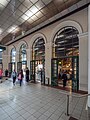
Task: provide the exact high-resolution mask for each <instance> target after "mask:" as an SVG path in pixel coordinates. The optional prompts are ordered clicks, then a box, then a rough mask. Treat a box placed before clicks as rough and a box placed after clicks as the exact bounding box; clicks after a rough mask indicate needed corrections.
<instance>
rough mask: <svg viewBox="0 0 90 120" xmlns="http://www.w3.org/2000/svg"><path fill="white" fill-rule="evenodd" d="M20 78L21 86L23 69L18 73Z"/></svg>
mask: <svg viewBox="0 0 90 120" xmlns="http://www.w3.org/2000/svg"><path fill="white" fill-rule="evenodd" d="M18 80H19V81H20V86H21V85H22V80H23V70H21V71H20V72H19V74H18Z"/></svg>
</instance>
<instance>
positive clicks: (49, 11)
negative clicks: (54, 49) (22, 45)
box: [0, 0, 89, 44]
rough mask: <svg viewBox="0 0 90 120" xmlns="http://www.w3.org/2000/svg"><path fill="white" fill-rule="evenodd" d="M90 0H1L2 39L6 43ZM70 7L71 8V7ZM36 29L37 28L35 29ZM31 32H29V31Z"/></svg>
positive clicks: (0, 31)
mask: <svg viewBox="0 0 90 120" xmlns="http://www.w3.org/2000/svg"><path fill="white" fill-rule="evenodd" d="M88 1H89V0H0V41H1V44H6V43H8V42H10V41H14V40H15V39H17V38H18V37H19V36H20V35H21V36H24V35H25V34H26V33H27V32H28V31H30V30H32V29H34V28H35V27H36V26H38V28H40V27H41V26H39V25H40V24H41V23H43V22H44V23H45V21H47V20H48V23H49V22H51V21H50V19H51V18H52V17H53V16H55V15H57V14H59V13H61V12H62V11H64V10H66V9H67V10H68V12H69V11H70V9H72V8H70V7H71V6H73V9H74V7H76V8H79V7H80V6H79V4H78V2H79V3H80V2H81V4H83V5H84V4H87V3H88ZM69 8H70V9H69ZM34 30H35V29H34ZM28 33H29V32H28Z"/></svg>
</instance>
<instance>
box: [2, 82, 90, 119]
mask: <svg viewBox="0 0 90 120" xmlns="http://www.w3.org/2000/svg"><path fill="white" fill-rule="evenodd" d="M64 93H68V92H65V91H63V90H60V89H55V88H51V87H46V86H41V85H40V84H32V83H29V84H28V85H26V84H23V85H22V86H21V87H20V86H19V84H18V83H17V84H16V85H15V86H13V84H12V81H9V80H7V81H5V82H3V83H1V84H0V120H69V117H67V116H66V115H65V113H66V95H65V94H64ZM78 96H79V95H78ZM86 102H87V99H86V98H85V97H84V98H76V97H70V111H69V112H70V116H73V117H75V118H78V120H90V118H89V117H90V114H89V115H88V110H86Z"/></svg>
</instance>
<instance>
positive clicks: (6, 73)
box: [5, 69, 8, 77]
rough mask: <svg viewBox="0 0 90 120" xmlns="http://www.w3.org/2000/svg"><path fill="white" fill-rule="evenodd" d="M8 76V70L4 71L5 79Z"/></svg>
mask: <svg viewBox="0 0 90 120" xmlns="http://www.w3.org/2000/svg"><path fill="white" fill-rule="evenodd" d="M7 76H8V70H7V69H6V70H5V77H7Z"/></svg>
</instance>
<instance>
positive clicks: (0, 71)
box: [0, 69, 3, 83]
mask: <svg viewBox="0 0 90 120" xmlns="http://www.w3.org/2000/svg"><path fill="white" fill-rule="evenodd" d="M2 76H3V71H2V69H0V82H1V83H2Z"/></svg>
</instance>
